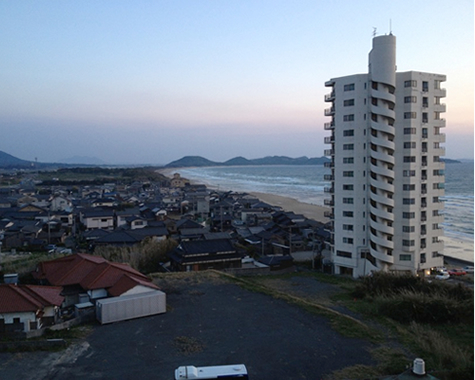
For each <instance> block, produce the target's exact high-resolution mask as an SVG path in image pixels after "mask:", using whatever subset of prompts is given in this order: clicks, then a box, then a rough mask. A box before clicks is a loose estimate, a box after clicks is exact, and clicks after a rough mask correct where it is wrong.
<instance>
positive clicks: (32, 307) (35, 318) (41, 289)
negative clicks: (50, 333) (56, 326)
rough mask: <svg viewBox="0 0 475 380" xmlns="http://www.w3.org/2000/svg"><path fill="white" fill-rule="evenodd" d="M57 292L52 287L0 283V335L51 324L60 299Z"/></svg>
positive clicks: (59, 290)
mask: <svg viewBox="0 0 475 380" xmlns="http://www.w3.org/2000/svg"><path fill="white" fill-rule="evenodd" d="M61 291H62V288H61V287H56V286H40V285H13V284H1V285H0V334H2V333H5V332H15V331H30V330H33V329H39V328H41V327H43V326H48V325H51V324H53V323H54V322H55V321H56V319H57V317H58V312H59V306H61V304H62V302H63V300H64V297H63V296H62V295H61Z"/></svg>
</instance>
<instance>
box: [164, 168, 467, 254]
mask: <svg viewBox="0 0 475 380" xmlns="http://www.w3.org/2000/svg"><path fill="white" fill-rule="evenodd" d="M159 172H160V173H161V174H163V175H165V176H167V177H169V178H171V177H173V174H174V173H179V169H178V168H175V169H168V168H167V169H160V170H159ZM191 182H192V183H204V184H205V185H206V186H208V187H209V188H211V189H218V187H217V186H214V185H213V184H211V183H206V182H199V181H193V180H191ZM221 190H224V189H221ZM248 194H251V195H253V196H255V197H256V198H258V199H260V200H261V201H263V202H265V203H268V204H270V205H272V206H279V207H282V209H283V210H284V211H293V212H295V213H296V214H302V215H304V216H305V217H307V218H309V219H313V220H316V221H318V222H321V223H327V222H328V221H329V219H328V218H326V217H325V216H324V213H325V211H331V209H330V208H328V207H323V206H319V205H314V204H309V203H304V202H300V201H298V200H296V199H293V198H290V197H284V196H281V195H275V194H268V193H259V192H252V191H251V192H248ZM442 239H443V240H444V252H443V254H444V255H446V256H450V257H454V258H457V259H462V260H466V261H469V262H472V263H473V261H474V242H473V240H471V241H469V240H461V239H456V238H453V237H449V236H444V237H443V238H442Z"/></svg>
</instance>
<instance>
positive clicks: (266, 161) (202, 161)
mask: <svg viewBox="0 0 475 380" xmlns="http://www.w3.org/2000/svg"><path fill="white" fill-rule="evenodd" d="M329 161H330V159H329V158H327V157H315V158H308V157H305V156H303V157H298V158H291V157H286V156H267V157H263V158H256V159H252V160H249V159H247V158H244V157H235V158H232V159H230V160H228V161H225V162H214V161H210V160H208V159H206V158H204V157H200V156H185V157H183V158H181V159H179V160H176V161H173V162H170V163H169V164H167V165H165V167H166V168H183V167H205V166H245V165H323V164H324V163H325V162H329Z"/></svg>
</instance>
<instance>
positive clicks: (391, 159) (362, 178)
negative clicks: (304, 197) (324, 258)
mask: <svg viewBox="0 0 475 380" xmlns="http://www.w3.org/2000/svg"><path fill="white" fill-rule="evenodd" d="M445 79H446V77H445V75H439V74H430V73H424V72H416V71H408V72H402V73H399V72H396V37H395V36H393V35H392V34H390V35H384V36H377V37H374V38H373V48H372V50H371V52H370V53H369V70H368V73H367V74H356V75H349V76H344V77H339V78H334V79H331V80H329V81H327V82H326V83H325V86H327V87H330V88H331V92H330V93H329V94H328V95H326V96H325V101H326V102H328V103H330V104H331V107H330V108H328V109H326V110H325V116H329V117H331V121H329V122H327V123H325V130H327V131H330V132H331V135H330V136H327V137H325V143H327V144H330V145H331V148H330V149H327V150H325V155H326V156H329V157H331V162H330V163H328V164H327V165H326V166H327V167H328V168H330V169H331V174H328V175H326V178H325V179H326V180H328V181H330V182H331V186H330V187H327V188H326V189H325V192H326V193H327V194H329V195H331V198H328V199H326V200H325V204H326V205H327V206H330V207H331V210H332V211H331V212H329V213H327V216H329V217H330V219H331V234H332V235H331V236H332V238H331V243H330V245H331V251H332V261H333V265H334V271H335V273H337V274H351V275H352V276H354V277H358V276H362V275H365V274H368V273H369V272H370V271H380V270H383V271H408V272H412V273H417V272H421V273H423V272H424V270H427V269H429V268H431V267H435V266H442V265H443V256H442V253H443V241H442V240H441V237H442V235H443V231H442V229H441V223H442V222H443V216H442V210H443V203H442V202H441V197H442V196H443V195H444V183H445V177H444V168H445V165H444V163H443V162H441V160H440V158H441V156H443V155H444V152H445V149H444V148H443V147H442V143H444V142H445V135H444V134H443V133H441V130H442V128H444V127H445V120H444V119H443V118H442V117H441V115H442V113H443V112H445V104H443V103H442V102H441V99H442V98H444V97H445V93H446V91H445V90H444V89H442V88H441V83H442V82H444V81H445Z"/></svg>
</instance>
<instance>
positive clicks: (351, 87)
mask: <svg viewBox="0 0 475 380" xmlns="http://www.w3.org/2000/svg"><path fill="white" fill-rule="evenodd" d="M354 89H355V84H354V83H350V84H345V85H344V86H343V91H354Z"/></svg>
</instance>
